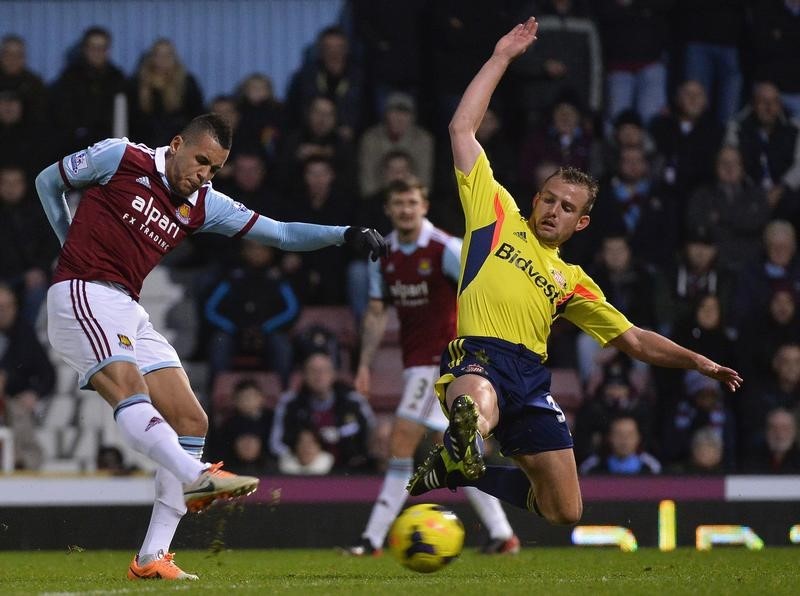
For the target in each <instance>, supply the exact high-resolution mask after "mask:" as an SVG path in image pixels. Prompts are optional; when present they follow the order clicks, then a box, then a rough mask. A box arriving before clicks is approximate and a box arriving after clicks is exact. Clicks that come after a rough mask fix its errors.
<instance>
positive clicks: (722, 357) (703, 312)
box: [670, 294, 738, 366]
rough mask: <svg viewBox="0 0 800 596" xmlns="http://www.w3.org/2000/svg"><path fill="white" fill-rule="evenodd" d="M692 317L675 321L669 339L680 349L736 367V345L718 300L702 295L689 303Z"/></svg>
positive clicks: (715, 297)
mask: <svg viewBox="0 0 800 596" xmlns="http://www.w3.org/2000/svg"><path fill="white" fill-rule="evenodd" d="M690 304H691V305H692V306H693V312H692V314H691V316H689V317H687V318H686V319H683V320H680V321H678V323H677V324H676V325H675V329H674V331H673V333H672V334H671V335H670V338H671V339H673V340H674V341H675V342H676V343H679V344H680V345H682V346H685V347H687V348H689V349H690V350H694V351H695V352H697V353H699V354H703V355H705V356H707V357H708V358H711V359H712V360H714V361H715V362H728V363H730V366H735V363H736V362H737V360H738V358H737V356H736V343H735V335H734V333H733V331H732V330H731V329H730V328H729V327H728V326H727V325H726V322H725V318H724V312H723V307H722V304H721V302H720V299H719V296H717V295H715V294H702V295H699V296H695V297H694V299H693V300H691V301H690Z"/></svg>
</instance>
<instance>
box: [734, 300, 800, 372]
mask: <svg viewBox="0 0 800 596" xmlns="http://www.w3.org/2000/svg"><path fill="white" fill-rule="evenodd" d="M798 299H800V296H798V295H797V294H795V293H794V292H793V291H792V290H791V289H790V288H789V287H788V286H787V287H782V286H778V287H776V288H775V289H774V290H773V292H772V294H771V296H770V299H769V308H768V309H767V311H766V312H756V313H750V315H749V316H748V317H747V318H746V320H745V321H744V323H743V325H742V328H741V329H740V330H739V342H738V352H739V362H740V368H739V369H738V370H741V372H742V375H743V376H744V378H746V379H748V380H752V381H756V379H766V378H768V377H769V376H770V375H771V373H772V361H773V358H774V356H775V352H776V351H777V349H778V348H779V347H780V346H782V345H783V344H788V343H791V342H793V341H797V340H798V338H800V313H798V308H797V302H798Z"/></svg>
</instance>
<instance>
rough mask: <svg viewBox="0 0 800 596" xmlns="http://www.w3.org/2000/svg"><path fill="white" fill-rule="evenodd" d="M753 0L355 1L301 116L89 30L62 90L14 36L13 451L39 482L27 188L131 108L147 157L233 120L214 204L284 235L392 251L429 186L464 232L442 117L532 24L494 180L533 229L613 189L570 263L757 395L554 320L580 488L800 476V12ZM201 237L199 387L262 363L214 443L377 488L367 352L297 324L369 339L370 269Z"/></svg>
mask: <svg viewBox="0 0 800 596" xmlns="http://www.w3.org/2000/svg"><path fill="white" fill-rule="evenodd" d="M755 5H756V3H748V2H745V1H744V0H740V1H736V0H705V1H698V0H596V1H594V2H588V1H581V0H550V1H544V0H541V1H538V2H531V1H522V0H516V1H514V0H508V1H504V2H496V3H495V2H493V3H492V9H491V10H486V6H485V3H480V2H438V1H437V2H432V1H426V0H408V1H405V2H392V1H390V0H386V1H379V0H363V1H359V0H352V1H350V2H348V3H346V7H347V10H346V11H345V13H344V14H345V17H346V18H345V19H344V22H343V23H342V26H341V27H340V26H338V25H337V26H331V27H328V28H326V29H324V30H322V31H320V33H319V35H318V37H317V40H316V43H315V45H314V47H313V48H310V50H309V51H308V52H306V53H305V54H304V56H305V58H304V61H303V64H302V66H301V67H300V68H299V69H298V70H297V72H295V73H294V76H293V77H292V79H291V82H290V85H289V90H288V93H287V94H286V98H285V99H284V100H281V99H280V98H278V97H276V96H275V94H274V92H273V85H272V81H271V80H270V76H269V73H252V74H251V73H242V79H241V84H240V86H239V87H238V88H237V89H231V90H230V94H229V95H224V96H219V97H204V96H203V92H202V88H203V80H202V73H190V72H188V71H187V70H186V68H185V67H184V66H183V64H182V63H181V56H180V54H179V50H178V49H177V48H176V47H175V46H174V45H173V43H172V42H171V41H170V40H169V39H159V40H157V41H156V42H155V43H153V44H152V46H151V47H149V48H142V51H143V53H142V57H141V61H140V63H139V65H138V67H137V68H136V69H135V71H134V72H130V73H127V74H126V73H124V72H122V71H121V70H120V69H119V68H118V67H117V66H115V65H114V64H112V63H111V62H110V61H109V49H110V45H111V43H112V42H113V40H112V37H111V35H110V33H109V32H108V31H106V30H105V29H103V28H102V27H92V28H90V29H88V30H86V32H85V33H84V35H83V37H82V39H81V41H80V44H79V45H78V46H77V48H76V49H75V51H74V52H73V54H71V55H70V56H69V57H68V61H67V64H68V65H67V66H66V67H65V68H64V70H63V71H62V73H61V74H60V76H59V77H58V78H57V79H56V80H55V81H53V82H51V83H50V84H45V83H44V82H43V81H42V80H41V78H40V77H38V76H37V74H36V73H34V72H31V71H30V70H29V69H28V67H27V65H26V59H25V40H24V39H23V38H21V37H18V36H15V35H8V36H6V37H5V38H4V39H3V40H2V42H1V43H0V416H1V417H2V420H3V421H4V422H5V424H7V425H10V426H11V427H12V428H13V429H14V430H15V434H16V435H17V437H18V441H17V446H18V456H17V465H18V466H19V467H21V468H27V469H36V468H37V467H39V466H40V465H41V453H40V452H39V450H37V445H36V439H35V432H34V431H35V427H36V424H37V417H38V416H40V415H41V413H42V412H43V411H44V410H45V409H46V408H47V398H48V396H49V395H50V394H51V393H52V392H53V387H54V372H53V367H52V366H51V365H50V362H49V361H48V358H47V355H46V348H45V347H43V346H41V345H38V344H37V342H36V340H35V337H36V335H35V333H34V332H33V331H32V328H33V327H34V326H35V325H36V324H37V319H40V317H41V316H42V315H41V306H42V303H43V300H44V296H45V292H46V289H47V285H48V278H49V275H50V271H51V269H52V265H53V262H54V259H55V258H56V255H57V250H58V243H57V240H56V238H55V235H54V234H53V233H52V232H51V230H50V228H49V226H48V223H47V220H46V218H45V216H44V213H43V211H42V210H41V208H40V206H39V203H38V200H37V197H36V194H35V189H34V188H33V184H32V180H33V178H34V177H35V176H36V174H37V173H38V172H39V171H40V170H41V169H42V168H43V167H45V166H46V165H48V164H50V163H52V162H54V161H55V160H57V159H58V158H59V157H61V156H63V155H65V154H68V153H71V152H73V151H77V150H79V149H81V148H84V147H86V146H88V145H90V144H92V143H94V142H96V141H98V140H101V139H104V138H106V137H109V136H112V118H113V112H114V102H115V97H116V96H118V95H119V94H123V95H124V96H125V97H126V98H127V105H128V114H129V121H128V130H129V134H128V136H129V137H130V139H131V140H132V141H134V142H141V143H145V144H147V145H149V146H152V147H155V146H159V145H164V144H167V143H168V142H169V140H170V139H171V137H172V136H173V135H174V134H175V133H176V131H178V130H179V129H180V128H181V127H182V126H183V125H185V124H186V123H187V122H188V121H189V120H190V119H191V118H192V117H194V116H196V115H198V114H200V113H202V112H204V111H207V110H213V111H216V112H220V113H222V114H224V115H226V117H228V118H230V120H231V122H232V123H233V125H234V127H235V131H236V132H235V136H234V145H233V148H232V151H231V155H230V158H229V160H228V163H227V165H226V166H225V168H223V170H221V171H220V172H219V173H218V174H217V175H216V177H215V179H214V181H213V184H214V187H215V188H217V189H219V190H221V191H222V192H225V193H226V194H229V195H230V196H231V197H233V198H234V199H236V200H239V201H241V202H243V203H245V204H246V205H248V206H249V207H251V208H252V209H254V210H256V211H258V212H260V213H263V214H265V215H267V216H271V217H274V218H276V219H280V220H288V221H295V220H296V221H307V222H314V223H321V224H333V225H348V224H352V223H355V222H357V223H361V224H364V225H369V226H374V227H377V228H378V229H379V230H380V231H381V232H384V233H386V232H388V231H389V228H388V221H387V220H386V218H385V216H384V214H383V210H382V200H383V192H382V189H383V188H385V187H386V186H387V184H389V183H390V182H391V181H392V180H396V179H398V178H404V177H408V176H416V177H417V178H419V179H421V180H422V181H423V182H424V183H425V184H427V185H428V186H429V187H430V189H431V215H430V217H431V219H432V220H433V221H434V222H435V223H436V224H437V225H438V226H440V227H442V228H444V229H446V230H448V231H450V232H451V233H453V234H456V235H459V234H461V233H463V222H462V220H461V214H460V209H459V205H458V199H457V196H456V190H455V184H454V176H453V170H452V159H451V155H450V148H449V144H448V138H447V128H446V127H447V122H448V120H449V118H450V115H451V114H452V111H453V110H454V108H455V105H456V103H457V101H458V99H459V97H460V94H461V93H462V91H463V89H464V88H465V87H466V84H467V83H468V82H469V80H470V79H471V77H472V76H473V75H474V73H475V72H476V71H477V69H478V68H479V66H480V64H481V63H482V62H483V61H484V60H485V58H486V57H487V56H488V55H489V54H490V52H491V49H492V47H493V43H494V40H496V39H497V38H498V37H499V36H500V35H501V34H502V33H504V32H505V31H507V30H508V29H509V28H510V27H511V26H512V25H513V24H514V23H516V22H519V21H520V20H522V19H523V18H524V17H525V16H527V15H528V14H534V15H536V16H537V19H538V21H539V23H540V25H539V32H538V37H539V39H540V41H539V42H538V43H537V45H536V46H535V47H534V48H533V49H532V50H531V51H530V52H528V53H527V54H525V55H524V56H523V57H521V58H520V59H519V60H518V61H517V62H516V63H514V64H513V66H512V68H511V70H510V71H509V74H508V76H507V77H506V80H504V81H503V82H502V84H501V86H500V88H499V90H498V92H497V94H496V97H495V100H494V101H493V103H492V105H491V106H490V109H489V110H488V112H487V116H486V118H485V119H484V121H483V123H482V125H481V128H480V129H479V130H478V132H477V138H478V140H479V141H480V142H481V144H482V145H483V147H484V148H485V149H486V152H487V155H488V157H489V159H490V161H491V163H492V166H493V168H494V172H495V176H496V177H497V178H498V180H499V181H500V182H501V183H502V184H503V185H504V186H506V187H507V188H508V189H509V190H510V191H511V193H512V194H513V195H514V197H515V198H516V199H517V200H518V201H519V207H520V209H521V210H522V212H523V214H525V215H527V213H528V211H529V208H530V200H531V197H532V196H533V194H534V193H535V192H536V189H537V188H538V186H539V185H540V184H541V182H542V180H544V178H545V177H547V176H548V175H549V174H550V173H552V172H553V171H554V170H555V169H556V168H557V167H558V166H561V165H570V166H576V167H579V168H582V169H584V170H586V171H588V172H590V173H592V174H593V175H594V176H596V177H597V178H598V180H599V181H600V194H599V197H598V200H597V204H596V206H595V208H594V210H593V212H592V214H591V216H592V224H591V225H590V226H589V228H588V229H587V230H586V231H585V232H582V233H580V234H577V235H576V236H575V237H573V239H572V240H571V241H570V242H569V243H567V245H566V246H565V247H564V250H563V251H562V254H564V256H565V258H566V260H567V261H569V262H573V263H577V264H579V265H581V266H582V267H584V268H585V269H586V271H587V272H588V273H589V275H591V276H592V277H593V278H594V279H595V280H596V281H597V282H598V283H599V285H600V287H601V288H603V290H604V292H605V294H606V296H607V297H608V299H609V300H610V301H611V302H612V303H613V304H614V305H615V306H617V307H618V308H619V309H620V310H621V311H622V312H623V313H624V314H625V315H626V316H627V317H628V318H629V319H630V320H631V321H632V322H633V323H634V324H636V325H639V326H641V327H644V328H650V329H654V330H657V331H659V332H661V333H664V334H666V335H668V336H670V337H672V338H674V339H675V340H676V341H679V342H680V343H682V344H683V345H686V346H687V347H689V348H691V349H694V350H697V351H699V352H702V353H703V354H706V355H708V356H709V357H710V358H712V359H714V360H716V361H718V362H721V363H724V364H726V365H729V366H731V367H733V368H736V369H737V370H739V371H740V372H741V373H742V375H743V377H744V379H745V383H744V386H743V389H742V391H741V392H739V393H737V394H736V395H733V394H729V393H728V392H727V391H726V390H725V389H724V388H723V387H721V386H720V384H719V383H717V382H716V381H713V380H711V379H708V378H706V377H703V376H701V375H699V374H697V373H693V372H687V373H685V374H684V373H683V372H682V371H681V372H676V371H670V370H656V369H650V368H648V367H646V366H645V365H642V364H641V363H634V362H632V361H630V360H629V359H628V358H627V357H625V356H624V355H622V354H619V353H615V352H614V351H613V350H608V349H601V348H600V347H599V346H598V345H596V344H595V343H594V342H593V340H591V339H590V338H588V337H587V336H585V335H581V334H579V333H578V331H577V330H576V329H575V328H573V327H571V326H569V325H568V324H562V321H558V322H556V324H555V326H554V330H553V335H552V338H551V346H550V350H549V355H550V360H549V364H550V366H551V367H553V368H555V369H558V370H567V371H570V372H571V373H573V374H574V375H576V376H577V378H578V379H579V383H580V395H579V396H578V399H577V400H574V402H573V403H571V404H570V405H569V407H566V408H565V409H566V410H567V413H568V415H569V419H570V421H571V423H572V428H573V434H574V437H575V450H576V457H577V458H578V464H579V466H580V471H581V473H583V474H600V473H604V474H658V473H686V474H715V473H731V472H738V471H745V472H752V473H800V451H799V450H798V438H797V425H798V419H799V418H800V312H798V301H799V300H800V256H799V255H798V253H797V232H798V227H800V124H798V120H796V118H798V119H800V70H798V69H797V56H799V55H800V0H766V1H764V2H759V3H757V9H756V8H755ZM65 53H66V48H65ZM73 200H75V201H77V200H79V197H73ZM187 244H188V246H186V247H182V249H181V250H179V251H176V252H175V253H173V254H171V255H169V256H168V257H167V259H166V260H165V261H164V265H165V266H166V267H167V268H168V270H169V272H170V273H171V275H173V276H174V278H175V279H176V280H178V282H179V283H181V284H182V286H183V291H184V293H185V295H186V296H187V297H188V299H189V300H190V301H191V303H192V304H193V307H194V311H193V312H194V314H193V316H188V317H183V318H182V319H180V320H177V321H173V323H174V325H175V326H176V328H177V329H178V330H179V335H181V336H182V337H191V338H193V340H194V341H193V342H192V344H193V345H192V346H189V347H188V348H187V349H186V351H185V354H186V355H185V356H184V357H185V359H186V360H187V361H195V362H198V363H203V364H205V365H207V367H208V369H209V370H210V380H209V381H208V383H207V385H208V387H198V389H199V390H200V392H201V393H208V394H210V393H212V389H211V388H212V386H213V385H214V380H215V378H216V377H217V376H218V375H221V374H224V373H225V372H228V371H231V370H239V371H242V370H243V371H245V372H244V373H243V374H242V375H241V376H240V377H239V380H238V384H235V387H231V388H230V389H231V391H230V392H229V393H228V394H227V396H226V398H227V402H226V403H225V404H221V403H216V402H214V401H213V400H211V399H208V400H207V403H206V406H207V407H208V409H209V410H210V414H211V418H212V421H213V422H212V433H211V439H212V440H211V451H212V452H213V453H215V454H218V455H221V456H222V457H224V458H225V460H226V462H229V463H230V464H232V465H231V468H233V469H234V470H237V471H244V472H246V473H267V472H283V473H316V474H319V473H328V472H329V471H331V470H332V471H334V472H337V471H338V472H343V471H347V472H352V471H358V472H364V471H367V472H369V471H375V470H378V469H380V466H381V463H380V453H381V452H382V451H385V449H384V450H382V449H381V448H380V446H377V447H376V446H375V445H374V443H375V441H372V440H371V437H370V434H371V433H372V434H373V435H375V436H377V435H376V433H379V431H378V430H377V429H379V428H381V425H380V423H379V422H377V421H376V418H375V416H374V415H373V412H372V410H371V408H370V404H369V403H368V402H367V401H365V400H364V398H363V397H362V396H359V395H358V394H357V393H355V392H354V391H353V389H352V387H351V386H349V385H348V384H347V381H348V379H349V378H352V377H351V376H352V368H353V366H354V365H355V364H356V363H355V362H353V358H354V354H357V350H355V343H356V341H353V339H354V338H353V337H350V338H342V337H339V336H337V334H336V333H335V330H333V331H332V330H330V329H328V330H326V329H325V328H324V325H322V326H321V327H319V326H318V327H317V328H316V329H315V330H316V331H317V334H316V337H315V336H314V333H308V329H305V330H301V329H298V328H297V321H298V319H299V318H301V315H302V312H303V311H304V309H307V308H309V307H339V308H341V307H345V308H346V309H347V312H348V313H349V314H350V316H351V317H352V320H353V321H358V320H359V319H360V317H361V315H362V314H363V312H364V309H365V306H366V302H367V287H366V264H365V262H361V261H360V260H359V259H357V258H355V257H354V256H353V255H351V254H348V253H347V252H346V251H344V250H342V249H340V248H329V249H325V250H321V251H317V252H313V253H303V254H290V253H282V252H280V251H277V250H275V249H271V248H265V247H261V246H257V245H253V244H252V243H248V242H246V241H243V242H238V243H237V242H234V241H231V240H229V239H227V238H222V237H216V236H210V235H199V236H196V237H193V238H192V239H191V241H190V242H189V243H187ZM337 312H341V310H340V311H337ZM303 331H305V332H303ZM312 331H314V330H312ZM326 331H327V333H326ZM356 340H357V334H356ZM320 354H327V356H324V357H323V356H320ZM397 366H398V368H399V367H400V366H401V363H400V362H399V361H398V362H397ZM264 371H268V372H270V373H275V377H276V378H277V385H276V387H277V388H278V392H284V391H285V393H284V394H283V395H282V396H281V397H280V399H279V400H274V399H273V400H271V401H270V400H268V399H267V398H266V397H265V395H264V388H263V387H262V386H260V385H259V384H258V383H257V382H255V381H254V380H253V379H252V378H250V377H248V375H259V374H261V373H263V372H264ZM337 371H338V372H337ZM399 390H400V388H399V387H398V392H399ZM555 397H556V399H559V396H558V395H557V394H556V395H555ZM562 405H563V404H562ZM273 409H274V412H273ZM375 409H379V407H378V405H375ZM388 412H391V409H388V410H387V411H386V412H383V414H386V413H388ZM378 413H379V414H380V413H381V412H378Z"/></svg>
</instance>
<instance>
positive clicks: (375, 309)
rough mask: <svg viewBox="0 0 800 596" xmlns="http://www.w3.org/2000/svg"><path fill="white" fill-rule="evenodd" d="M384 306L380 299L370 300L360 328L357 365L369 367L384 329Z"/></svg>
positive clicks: (385, 317)
mask: <svg viewBox="0 0 800 596" xmlns="http://www.w3.org/2000/svg"><path fill="white" fill-rule="evenodd" d="M386 319H387V314H386V307H385V306H384V304H383V302H382V301H381V300H370V301H369V305H368V307H367V312H366V313H365V314H364V321H363V323H362V329H361V353H360V354H359V358H358V365H359V367H361V366H366V367H369V365H370V364H371V363H372V359H373V358H374V357H375V352H377V351H378V346H380V345H381V339H382V338H383V334H384V332H385V331H386Z"/></svg>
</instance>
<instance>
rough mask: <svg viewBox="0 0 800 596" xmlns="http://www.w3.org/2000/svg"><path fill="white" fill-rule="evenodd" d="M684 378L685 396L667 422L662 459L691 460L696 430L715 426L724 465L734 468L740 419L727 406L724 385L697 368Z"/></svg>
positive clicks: (666, 461)
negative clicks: (720, 441) (720, 443)
mask: <svg viewBox="0 0 800 596" xmlns="http://www.w3.org/2000/svg"><path fill="white" fill-rule="evenodd" d="M683 381H684V388H685V391H684V397H683V399H681V400H680V401H678V403H677V404H676V405H675V407H674V408H673V410H672V411H671V412H670V414H669V415H668V416H667V417H666V418H665V419H664V421H663V427H662V429H661V436H662V438H663V440H662V441H661V449H660V454H661V457H662V460H663V461H664V462H665V463H670V464H681V463H683V462H687V461H689V459H690V457H691V452H692V440H693V435H694V434H695V432H696V431H697V430H699V429H701V428H712V429H714V431H715V432H716V433H717V434H718V435H719V437H720V439H721V440H722V445H723V466H724V468H725V469H726V470H730V469H732V468H733V466H734V463H735V461H736V447H737V445H736V418H735V416H734V414H733V412H732V411H731V410H730V409H729V408H728V407H727V406H726V405H725V399H724V396H723V394H722V386H721V385H720V383H719V381H715V380H714V379H711V378H709V377H706V376H703V375H702V374H701V373H699V372H697V371H696V370H690V371H686V373H685V374H684V377H683Z"/></svg>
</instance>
